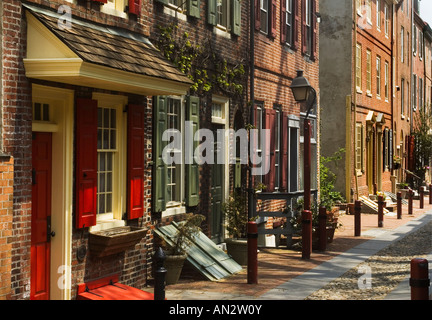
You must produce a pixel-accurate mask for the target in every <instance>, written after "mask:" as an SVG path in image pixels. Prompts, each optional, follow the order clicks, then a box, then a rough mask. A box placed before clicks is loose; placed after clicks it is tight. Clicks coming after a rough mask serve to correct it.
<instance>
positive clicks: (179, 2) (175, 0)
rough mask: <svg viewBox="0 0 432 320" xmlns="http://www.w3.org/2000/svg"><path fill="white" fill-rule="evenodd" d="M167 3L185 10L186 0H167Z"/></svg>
mask: <svg viewBox="0 0 432 320" xmlns="http://www.w3.org/2000/svg"><path fill="white" fill-rule="evenodd" d="M168 3H169V4H171V5H173V6H174V7H176V9H177V10H181V11H185V10H186V1H184V0H168Z"/></svg>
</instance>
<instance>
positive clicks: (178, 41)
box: [0, 0, 319, 300]
mask: <svg viewBox="0 0 432 320" xmlns="http://www.w3.org/2000/svg"><path fill="white" fill-rule="evenodd" d="M254 4H255V9H256V10H255V12H256V14H255V16H254V17H251V16H250V5H251V3H250V2H248V1H239V0H230V1H222V2H219V1H215V0H212V1H176V0H141V1H132V0H94V1H85V0H28V1H18V0H4V1H2V2H1V5H0V13H1V19H2V20H1V24H0V31H1V32H0V37H1V47H0V48H1V60H0V63H1V65H2V74H1V79H2V81H1V83H0V88H1V106H2V112H1V117H2V127H1V135H2V139H1V141H0V145H1V148H0V149H1V154H0V173H1V177H0V178H1V179H0V182H1V183H0V188H1V191H2V193H1V194H2V198H1V200H0V202H1V203H2V207H1V208H0V209H1V210H0V217H1V219H0V221H1V226H2V228H1V231H0V299H13V300H16V299H66V300H67V299H76V298H77V294H78V292H77V290H78V289H77V285H78V284H80V283H83V282H89V281H92V280H96V279H100V278H104V277H106V276H108V275H113V274H115V275H118V276H119V280H120V282H121V283H123V284H126V285H129V286H132V287H135V288H144V287H145V286H146V285H147V284H148V281H149V279H151V278H152V276H153V275H152V263H153V261H152V257H153V253H154V248H155V244H156V243H157V241H156V237H154V234H153V230H154V228H155V227H158V226H161V225H165V224H168V223H171V221H174V220H176V221H177V220H181V219H183V217H184V214H186V213H195V214H196V213H200V214H203V215H204V216H205V217H206V221H205V223H204V225H203V230H204V232H205V234H206V235H207V236H208V237H209V238H211V239H212V240H213V241H214V242H216V243H221V242H222V241H223V239H224V237H226V232H225V229H224V227H223V217H222V213H221V205H222V203H223V202H224V201H225V200H226V199H227V198H228V196H229V195H230V193H231V192H232V191H233V190H234V189H235V188H239V189H243V190H245V189H246V187H247V185H248V165H247V164H242V163H240V162H239V161H238V159H237V162H236V164H232V163H229V162H228V161H225V162H224V163H219V162H216V163H211V162H206V161H203V163H198V162H197V160H195V161H193V162H191V163H189V162H187V161H184V162H182V163H173V164H170V163H169V162H166V161H165V158H163V154H164V153H163V152H164V149H165V148H166V147H168V148H170V153H169V155H173V156H174V157H175V155H176V154H180V155H181V156H182V157H183V156H184V157H186V155H187V151H186V149H185V148H186V147H185V144H186V143H185V144H184V145H181V146H180V147H178V145H174V144H170V141H171V142H172V140H170V138H168V139H167V138H166V136H164V135H163V133H165V132H180V134H181V139H183V140H184V139H187V138H188V137H189V136H187V135H186V134H187V132H189V133H190V132H192V134H193V133H194V132H196V131H197V130H198V129H207V131H202V132H205V133H208V134H213V137H215V138H216V137H218V138H220V140H217V139H216V140H215V141H214V145H212V146H211V147H212V148H210V149H208V150H207V152H203V153H202V154H201V156H202V157H203V158H204V160H205V159H207V158H206V156H210V154H209V153H211V152H209V151H210V150H212V151H213V150H214V151H215V152H216V154H214V155H215V156H217V155H221V150H225V152H224V153H223V155H224V156H225V160H226V159H228V157H229V150H230V148H231V147H232V144H230V140H229V139H226V137H225V139H224V138H222V137H220V136H218V135H215V134H214V133H217V132H218V130H227V129H234V130H238V129H242V128H247V127H248V125H249V124H250V119H251V110H252V111H255V112H254V115H255V117H254V118H255V120H257V121H256V122H254V124H255V125H256V126H257V127H259V128H261V129H270V132H271V139H270V140H271V143H272V144H271V146H270V148H271V150H272V153H271V154H270V156H269V158H270V163H271V164H272V167H271V170H270V172H269V173H268V174H267V175H265V176H262V177H258V178H257V179H258V180H259V181H261V182H262V183H264V184H265V185H266V186H267V189H266V191H267V192H269V193H272V192H281V191H283V192H291V193H301V191H302V183H303V178H302V172H303V170H302V169H301V165H302V160H301V159H302V158H301V157H302V154H303V152H302V145H303V144H304V141H303V139H302V138H303V137H302V130H301V128H302V119H303V117H304V116H305V110H304V108H303V106H301V105H299V104H297V103H295V101H294V100H293V96H292V92H291V90H290V88H289V86H290V84H291V81H292V79H293V78H294V77H295V76H296V72H297V70H299V69H301V70H304V75H305V77H306V78H308V80H309V81H310V83H311V85H312V86H313V87H314V88H315V90H316V91H317V103H316V105H319V83H318V72H319V68H318V64H319V55H318V41H319V39H318V21H317V19H318V16H319V15H318V14H317V12H318V6H319V2H318V1H316V0H283V1H273V2H271V3H270V2H269V3H268V6H264V3H262V2H260V1H256V2H255V3H254ZM261 4H262V5H261ZM251 19H253V20H251ZM252 22H253V24H252ZM252 25H254V28H253V29H252V33H253V41H252V42H251V41H250V39H251V38H249V35H250V33H251V26H252ZM156 48H157V49H156ZM172 48H174V50H173V49H172ZM252 51H253V53H254V55H253V56H254V57H255V59H254V60H253V61H252V62H251V57H252V55H251V52H252ZM192 60H193V61H192ZM188 61H192V63H189V62H188ZM251 70H254V71H253V76H252V74H251ZM252 79H253V81H252ZM248 101H254V103H248ZM302 108H303V109H302ZM257 115H259V116H257ZM310 117H311V118H312V123H313V128H314V130H313V132H314V136H313V138H312V140H311V142H312V145H313V147H312V150H313V152H312V154H313V166H312V167H313V172H312V176H313V177H315V176H317V166H318V157H319V148H318V131H319V130H318V128H319V126H318V120H319V108H317V107H316V106H315V108H314V110H313V112H312V114H311V116H310ZM258 119H259V121H258ZM189 125H191V127H189ZM170 130H171V131H170ZM176 130H177V131H176ZM188 130H190V131H188ZM206 137H207V136H206ZM276 141H278V143H277V144H276ZM198 142H200V141H195V142H194V143H193V147H194V149H195V147H197V145H198ZM201 142H202V141H201ZM213 147H214V149H213ZM236 147H237V146H236ZM198 150H199V149H198ZM199 159H201V158H199ZM288 159H289V161H288ZM182 160H185V158H182ZM283 164H285V165H283ZM276 168H277V169H276ZM313 188H314V189H316V188H317V182H316V181H314V182H313ZM114 228H127V229H128V230H129V231H128V232H126V233H125V235H127V237H125V239H126V238H127V239H130V238H131V237H132V236H133V242H132V243H130V242H127V243H125V245H124V246H119V247H110V246H103V245H101V244H100V242H99V238H98V237H97V234H98V232H105V235H108V234H109V233H110V232H112V231H114ZM115 230H119V229H115Z"/></svg>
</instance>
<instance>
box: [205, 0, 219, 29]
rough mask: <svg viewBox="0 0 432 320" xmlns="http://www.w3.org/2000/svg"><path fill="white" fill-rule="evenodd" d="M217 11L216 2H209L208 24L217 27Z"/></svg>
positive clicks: (210, 0) (214, 0)
mask: <svg viewBox="0 0 432 320" xmlns="http://www.w3.org/2000/svg"><path fill="white" fill-rule="evenodd" d="M216 9H217V8H216V0H207V23H209V24H211V25H212V26H215V25H216V23H217V19H216V14H217V12H216Z"/></svg>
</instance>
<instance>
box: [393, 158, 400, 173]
mask: <svg viewBox="0 0 432 320" xmlns="http://www.w3.org/2000/svg"><path fill="white" fill-rule="evenodd" d="M393 167H394V168H395V169H396V170H397V169H399V168H400V167H401V157H399V156H394V157H393Z"/></svg>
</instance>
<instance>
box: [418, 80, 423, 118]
mask: <svg viewBox="0 0 432 320" xmlns="http://www.w3.org/2000/svg"><path fill="white" fill-rule="evenodd" d="M422 108H423V78H419V110H420V111H421V110H422Z"/></svg>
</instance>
